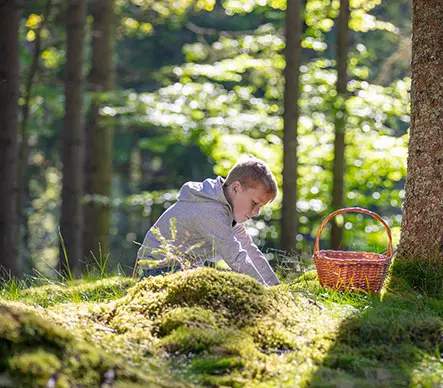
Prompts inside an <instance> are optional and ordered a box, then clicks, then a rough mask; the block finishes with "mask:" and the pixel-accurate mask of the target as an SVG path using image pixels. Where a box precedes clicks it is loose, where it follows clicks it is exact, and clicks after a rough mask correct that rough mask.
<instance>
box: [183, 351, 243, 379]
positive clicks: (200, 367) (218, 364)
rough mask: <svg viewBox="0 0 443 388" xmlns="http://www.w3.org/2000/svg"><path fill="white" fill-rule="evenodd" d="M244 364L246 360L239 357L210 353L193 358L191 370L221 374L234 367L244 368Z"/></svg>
mask: <svg viewBox="0 0 443 388" xmlns="http://www.w3.org/2000/svg"><path fill="white" fill-rule="evenodd" d="M244 366H245V362H244V361H243V360H242V359H241V358H239V357H221V356H217V355H215V356H214V355H209V356H204V357H201V358H197V359H195V360H193V361H192V363H191V369H190V370H191V371H192V372H194V373H200V374H202V373H208V374H210V375H220V374H224V373H226V372H230V371H231V370H234V369H239V368H243V367H244Z"/></svg>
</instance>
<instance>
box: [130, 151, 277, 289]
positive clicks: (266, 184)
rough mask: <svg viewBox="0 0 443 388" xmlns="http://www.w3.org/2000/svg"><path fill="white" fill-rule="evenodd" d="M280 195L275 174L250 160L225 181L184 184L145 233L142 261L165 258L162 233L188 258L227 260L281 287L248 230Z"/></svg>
mask: <svg viewBox="0 0 443 388" xmlns="http://www.w3.org/2000/svg"><path fill="white" fill-rule="evenodd" d="M276 195H277V183H276V181H275V178H274V176H273V174H272V172H271V171H270V170H269V168H268V166H267V165H266V164H265V163H264V162H263V161H261V160H259V159H257V158H255V157H251V156H250V157H248V158H247V159H245V160H241V161H239V162H238V163H237V164H236V165H235V166H234V167H233V168H232V169H231V170H230V171H229V174H228V176H227V178H226V180H225V179H223V178H222V177H220V176H218V177H217V178H215V179H210V178H209V179H206V180H205V181H203V182H188V183H185V184H184V185H183V186H182V187H181V189H180V191H179V194H178V196H177V202H176V203H175V204H174V205H172V206H171V207H169V208H168V209H167V210H166V211H165V212H164V213H163V214H162V215H161V217H160V218H159V219H158V220H157V222H156V223H155V224H154V225H153V226H152V228H151V229H150V230H149V231H148V232H147V233H146V236H145V239H144V241H143V245H142V246H141V247H140V249H139V250H138V254H137V260H143V259H144V260H146V259H147V260H149V259H156V260H161V259H163V258H164V255H162V254H161V253H160V252H159V251H160V250H159V249H158V248H159V247H160V245H161V243H160V241H159V239H158V238H159V233H160V234H161V236H162V237H163V238H164V240H167V241H168V242H171V240H172V244H173V246H175V247H176V248H178V250H179V251H181V252H183V253H188V254H189V253H191V254H192V256H197V257H200V258H206V259H207V260H210V261H218V260H220V259H223V260H224V261H225V262H226V264H228V265H229V267H230V268H231V269H232V270H234V271H236V272H240V273H244V274H247V275H249V276H252V277H253V278H254V279H256V280H258V281H259V282H261V283H263V284H265V285H275V284H278V283H279V282H278V279H277V277H276V276H275V273H274V271H273V270H272V268H271V266H270V265H269V263H268V261H267V260H266V258H265V256H264V255H263V254H262V253H261V252H260V250H259V249H258V248H257V246H256V245H255V244H254V243H253V241H252V239H251V237H250V236H249V234H248V233H247V232H246V230H245V227H244V226H243V222H244V221H246V220H248V219H250V218H252V217H255V216H257V215H258V214H259V213H260V208H261V207H262V206H263V205H266V204H267V203H269V202H271V201H272V200H274V198H275V197H276ZM171 220H173V221H172V222H171ZM171 224H174V228H175V230H174V231H171ZM160 239H162V238H160ZM189 251H190V252H189Z"/></svg>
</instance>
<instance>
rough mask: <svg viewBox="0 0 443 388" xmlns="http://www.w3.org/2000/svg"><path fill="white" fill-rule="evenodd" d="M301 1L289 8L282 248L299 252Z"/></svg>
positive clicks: (289, 4) (292, 2) (293, 1)
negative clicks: (298, 155)
mask: <svg viewBox="0 0 443 388" xmlns="http://www.w3.org/2000/svg"><path fill="white" fill-rule="evenodd" d="M301 19H302V16H301V0H288V2H287V9H286V28H285V37H286V48H285V57H286V68H285V80H286V83H285V97H284V98H285V101H284V113H283V121H284V127H283V204H282V216H281V247H282V249H283V250H284V251H290V250H292V249H295V246H296V241H297V240H296V236H297V197H298V195H297V176H298V174H297V166H298V162H297V127H298V117H299V108H298V98H299V75H300V63H301Z"/></svg>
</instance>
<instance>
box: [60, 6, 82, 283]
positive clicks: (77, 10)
mask: <svg viewBox="0 0 443 388" xmlns="http://www.w3.org/2000/svg"><path fill="white" fill-rule="evenodd" d="M67 4H68V5H67V13H66V35H67V47H66V57H67V62H66V78H65V109H66V112H65V120H64V128H63V153H62V160H63V186H62V211H61V220H60V230H61V236H62V239H63V241H64V245H65V247H66V253H67V258H66V257H65V256H64V251H63V249H61V251H60V260H61V262H60V263H61V268H62V271H63V272H65V274H66V273H67V274H69V272H70V270H71V271H73V272H76V273H78V272H80V270H81V258H82V254H83V208H82V206H81V197H82V193H83V184H84V179H83V168H84V127H83V118H82V107H83V88H84V86H83V83H84V80H83V62H84V60H83V58H84V53H83V51H84V40H85V22H86V3H85V0H69V1H68V3H67ZM68 264H69V267H68Z"/></svg>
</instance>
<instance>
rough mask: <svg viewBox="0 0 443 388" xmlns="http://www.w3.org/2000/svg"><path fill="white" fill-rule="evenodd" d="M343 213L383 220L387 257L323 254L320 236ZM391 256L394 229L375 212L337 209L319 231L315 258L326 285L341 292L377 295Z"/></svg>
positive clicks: (322, 283) (318, 271) (325, 220)
mask: <svg viewBox="0 0 443 388" xmlns="http://www.w3.org/2000/svg"><path fill="white" fill-rule="evenodd" d="M343 213H363V214H367V215H370V216H371V217H373V218H375V219H376V220H378V221H380V222H381V223H382V224H383V226H384V227H385V229H386V232H387V234H388V237H389V244H388V250H387V252H386V254H378V253H368V252H344V251H333V250H322V251H320V250H319V246H320V234H321V232H322V230H323V228H324V227H325V225H326V224H327V223H328V221H329V220H330V219H331V218H333V217H335V216H336V215H338V214H343ZM391 257H392V237H391V230H390V229H389V226H388V225H387V224H386V222H385V221H383V219H382V218H381V217H380V216H379V215H377V214H376V213H374V212H371V211H369V210H366V209H362V208H359V207H350V208H345V209H340V210H336V211H335V212H333V213H331V214H330V215H329V216H327V217H326V218H325V219H324V220H323V222H322V224H321V225H320V228H319V229H318V232H317V238H316V240H315V245H314V254H313V257H312V258H313V260H314V263H315V267H316V268H317V273H318V278H319V280H320V284H321V285H322V286H325V287H329V288H332V289H336V290H341V291H363V292H370V293H377V292H379V291H380V289H381V287H382V286H383V282H384V281H385V278H386V274H387V272H388V268H389V264H390V262H391Z"/></svg>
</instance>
